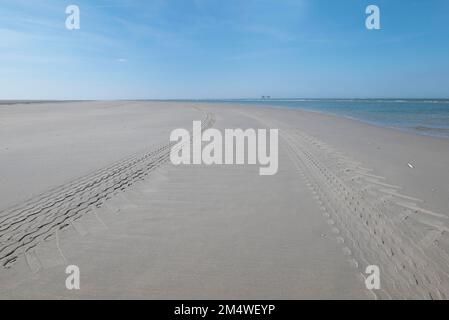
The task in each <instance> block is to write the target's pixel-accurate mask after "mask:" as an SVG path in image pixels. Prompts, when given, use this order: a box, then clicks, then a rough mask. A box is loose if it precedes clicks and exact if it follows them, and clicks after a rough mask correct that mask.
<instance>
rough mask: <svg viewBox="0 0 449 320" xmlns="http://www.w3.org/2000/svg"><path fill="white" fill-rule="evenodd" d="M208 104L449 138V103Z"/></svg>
mask: <svg viewBox="0 0 449 320" xmlns="http://www.w3.org/2000/svg"><path fill="white" fill-rule="evenodd" d="M203 101H204V100H203ZM205 102H206V101H205ZM207 102H225V103H231V104H240V105H242V104H248V105H267V106H274V107H287V108H299V109H304V110H310V111H316V112H322V113H327V114H333V115H337V116H343V117H348V118H352V119H357V120H361V121H364V122H368V123H371V124H375V125H378V126H384V127H390V128H397V129H401V130H406V131H411V132H414V133H417V134H422V135H431V136H437V137H445V138H449V100H398V99H397V100H388V99H378V100H374V99H369V100H363V99H355V100H349V99H348V100H345V99H338V100H331V99H323V100H321V99H270V100H209V101H207Z"/></svg>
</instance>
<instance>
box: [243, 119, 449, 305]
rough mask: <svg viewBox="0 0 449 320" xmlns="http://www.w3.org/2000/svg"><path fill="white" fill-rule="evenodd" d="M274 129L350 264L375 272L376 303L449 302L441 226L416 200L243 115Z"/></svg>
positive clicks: (332, 153)
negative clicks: (377, 284)
mask: <svg viewBox="0 0 449 320" xmlns="http://www.w3.org/2000/svg"><path fill="white" fill-rule="evenodd" d="M248 116H250V117H253V118H255V119H256V120H258V121H259V122H261V123H264V124H265V125H267V126H269V127H272V128H275V127H277V128H282V129H281V131H280V136H281V138H282V139H283V141H284V142H285V144H284V146H285V150H286V151H287V154H288V155H289V157H290V159H291V160H292V162H293V163H294V164H295V166H296V168H297V170H298V173H299V174H300V175H301V177H302V178H303V179H304V180H305V181H306V184H307V186H308V187H309V189H310V190H311V193H312V194H313V196H314V198H315V200H316V201H317V203H318V204H319V205H320V206H321V208H322V210H323V216H324V217H325V218H326V219H327V223H328V224H329V225H330V227H331V229H332V232H333V233H334V234H335V237H336V239H337V241H338V242H339V243H341V244H342V246H343V253H344V254H345V255H346V256H347V257H348V260H349V261H350V263H351V265H352V266H353V267H354V268H355V269H356V270H358V272H359V274H360V275H362V276H363V275H364V272H365V268H366V267H367V266H369V265H378V266H379V267H380V269H381V283H382V288H381V290H378V291H372V292H371V293H373V294H374V295H375V296H376V297H377V298H381V299H390V298H394V299H403V298H405V299H408V298H410V299H448V298H449V253H448V248H449V236H448V231H449V219H448V217H447V216H445V215H443V214H439V213H435V212H431V211H430V210H427V209H423V208H420V207H419V205H418V204H417V203H422V201H421V200H420V199H416V198H413V197H409V196H406V195H402V194H400V193H399V190H400V189H401V188H400V187H399V186H394V185H390V184H388V183H386V182H385V178H384V177H379V176H376V175H374V174H373V173H372V171H373V170H371V169H368V168H364V167H362V166H361V165H362V164H361V163H359V162H357V161H354V160H352V159H350V158H349V157H347V156H345V155H343V154H342V153H341V152H339V151H338V150H335V149H334V148H332V147H331V146H329V145H327V144H325V143H324V142H322V141H319V140H318V139H316V138H314V137H311V136H309V135H307V134H305V133H304V132H301V131H299V130H297V129H294V128H292V129H289V128H287V127H286V126H285V125H283V124H282V123H276V122H273V121H267V120H265V119H262V118H259V117H257V116H254V115H249V114H248Z"/></svg>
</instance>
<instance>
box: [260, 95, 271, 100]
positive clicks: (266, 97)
mask: <svg viewBox="0 0 449 320" xmlns="http://www.w3.org/2000/svg"><path fill="white" fill-rule="evenodd" d="M268 99H271V96H262V100H268Z"/></svg>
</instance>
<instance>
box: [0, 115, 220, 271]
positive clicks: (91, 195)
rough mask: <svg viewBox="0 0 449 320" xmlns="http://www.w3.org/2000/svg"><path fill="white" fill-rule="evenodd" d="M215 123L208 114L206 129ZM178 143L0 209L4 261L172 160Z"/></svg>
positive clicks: (4, 263)
mask: <svg viewBox="0 0 449 320" xmlns="http://www.w3.org/2000/svg"><path fill="white" fill-rule="evenodd" d="M214 123H215V117H214V115H213V114H210V113H207V114H205V115H204V117H203V119H202V130H206V129H207V128H210V127H212V126H213V125H214ZM174 146H175V143H167V144H165V145H161V146H158V147H156V148H153V149H152V150H150V151H149V152H146V153H143V154H135V155H132V156H130V157H128V158H126V159H123V160H122V161H119V162H117V163H115V164H113V165H111V166H109V167H106V168H103V169H100V170H97V171H95V172H92V173H91V174H88V175H86V176H84V177H81V178H79V179H76V180H73V181H72V182H69V183H67V184H64V185H61V186H58V187H57V188H53V189H51V190H49V191H47V192H45V193H42V194H40V195H38V196H36V197H34V198H32V199H29V200H28V201H25V202H24V203H22V204H19V205H16V206H14V207H11V208H9V209H6V210H4V211H2V212H0V264H1V265H2V266H3V267H11V265H12V264H13V263H14V262H15V261H16V260H17V258H18V256H19V255H20V254H21V253H25V252H27V251H28V250H30V249H32V248H34V247H36V246H37V245H38V244H39V243H40V242H41V241H43V240H45V239H48V238H49V237H51V236H52V235H53V234H54V233H55V232H56V231H57V230H60V229H64V228H65V227H67V226H68V225H70V223H71V222H72V221H74V220H76V219H78V218H80V217H81V216H82V215H83V214H85V213H87V212H88V211H89V210H91V209H92V208H95V207H100V206H102V205H103V204H104V202H105V201H107V200H108V199H109V198H110V197H111V196H112V195H113V194H115V193H117V192H120V191H123V190H125V189H126V188H128V187H130V186H131V185H133V184H134V183H135V182H137V181H139V180H142V179H144V178H145V177H146V176H147V175H148V174H149V173H150V172H151V171H152V170H154V169H156V168H157V167H159V166H160V165H162V164H163V163H165V162H167V161H168V160H169V159H170V152H171V149H172V148H173V147H174Z"/></svg>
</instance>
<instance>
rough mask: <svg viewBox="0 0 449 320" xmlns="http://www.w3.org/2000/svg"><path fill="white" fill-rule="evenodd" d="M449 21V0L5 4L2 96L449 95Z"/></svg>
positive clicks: (1, 5) (29, 0)
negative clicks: (369, 24) (72, 22)
mask: <svg viewBox="0 0 449 320" xmlns="http://www.w3.org/2000/svg"><path fill="white" fill-rule="evenodd" d="M70 4H76V5H78V6H79V7H80V10H81V29H80V30H76V31H69V30H67V29H66V28H65V19H66V16H67V15H66V14H65V9H66V7H67V6H68V5H70ZM369 4H375V5H378V6H379V7H380V9H381V27H382V29H381V30H375V31H373V30H371V31H370V30H367V29H366V28H365V19H366V14H365V8H366V7H367V6H368V5H369ZM448 19H449V1H447V0H370V1H365V0H226V1H224V0H109V1H107V0H71V1H63V0H0V40H1V41H0V99H133V98H139V99H145V98H149V99H151V98H154V99H166V98H174V99H183V98H252V97H260V96H261V95H271V96H272V97H309V98H312V97H317V98H330V97H336V98H341V97H405V98H420V97H434V98H435V97H441V98H449V24H448V23H447V21H449V20H448Z"/></svg>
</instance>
